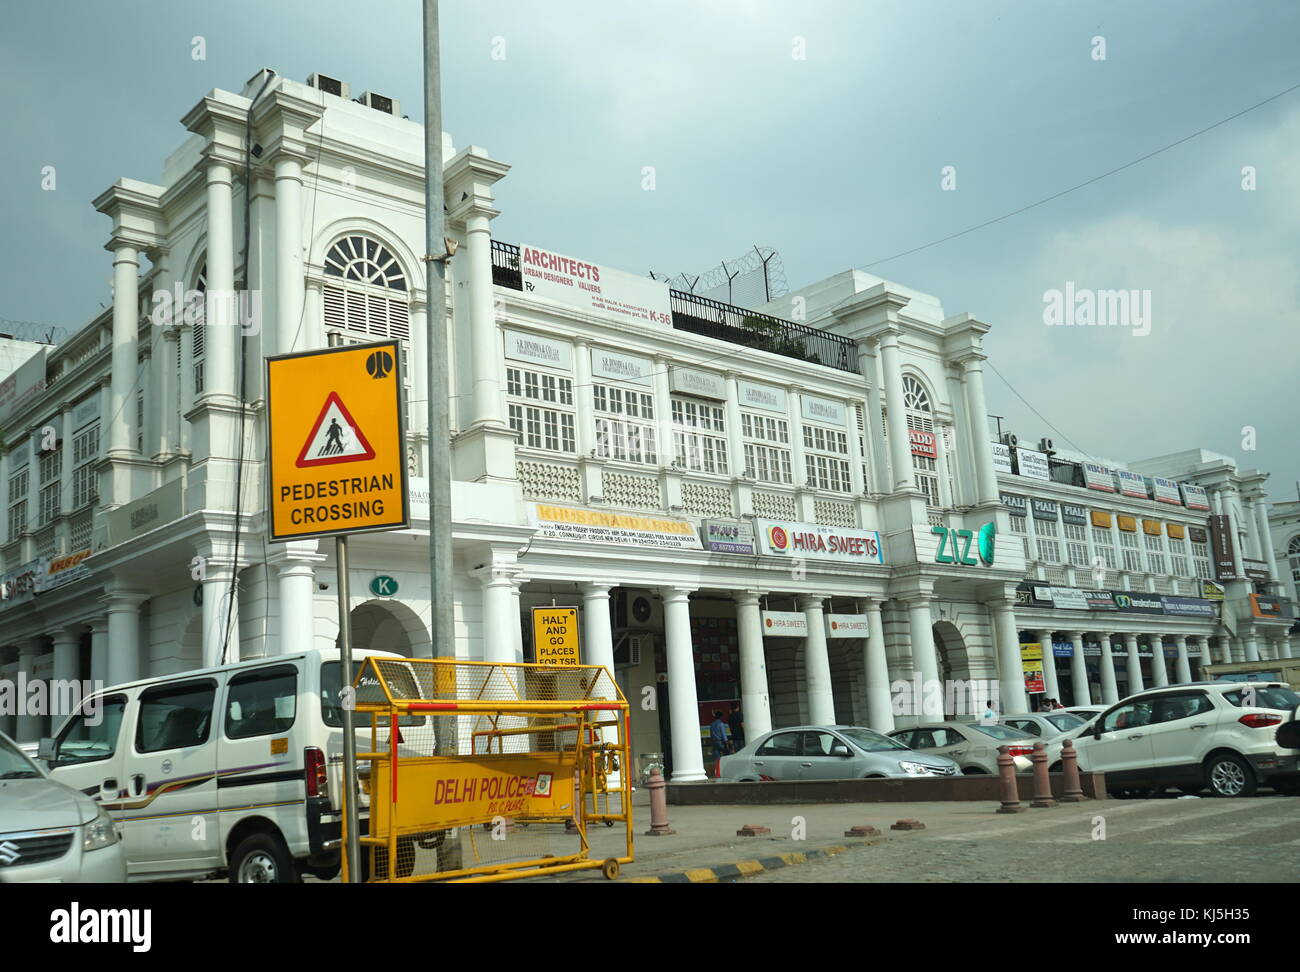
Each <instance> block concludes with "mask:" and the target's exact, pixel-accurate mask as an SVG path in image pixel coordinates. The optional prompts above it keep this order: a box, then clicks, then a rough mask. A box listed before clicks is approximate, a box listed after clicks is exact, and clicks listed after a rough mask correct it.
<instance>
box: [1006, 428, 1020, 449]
mask: <svg viewBox="0 0 1300 972" xmlns="http://www.w3.org/2000/svg"><path fill="white" fill-rule="evenodd" d="M1019 443H1020V439H1019V438H1018V437H1017V436H1016V434H1015V433H1014V432H1003V433H1002V444H1003V445H1005V446H1006V447H1007V448H1008V449H1014V448H1015V447H1016V446H1017V445H1018V444H1019Z"/></svg>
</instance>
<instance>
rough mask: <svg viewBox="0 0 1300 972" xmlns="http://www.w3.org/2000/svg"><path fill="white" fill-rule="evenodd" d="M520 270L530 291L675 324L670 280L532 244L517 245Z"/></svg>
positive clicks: (589, 308)
mask: <svg viewBox="0 0 1300 972" xmlns="http://www.w3.org/2000/svg"><path fill="white" fill-rule="evenodd" d="M519 273H520V275H521V276H522V278H523V286H524V293H526V294H530V295H532V296H535V297H545V298H546V299H547V300H554V301H556V302H558V303H563V304H568V305H569V306H571V307H577V308H579V309H580V310H584V311H589V312H591V313H595V314H602V315H605V316H608V317H616V318H619V319H620V320H624V321H640V322H643V323H646V324H662V325H665V326H668V327H671V326H672V323H673V309H672V302H671V300H670V299H669V295H668V285H667V284H666V283H661V282H660V281H658V280H650V279H648V278H646V277H639V276H637V275H636V274H632V273H625V272H624V271H622V270H611V269H610V268H609V267H602V266H597V265H596V264H594V263H584V262H583V261H582V260H574V259H573V258H572V257H566V256H563V255H562V254H559V253H552V252H551V251H550V250H543V249H542V248H541V247H537V246H529V245H528V244H521V245H520V247H519Z"/></svg>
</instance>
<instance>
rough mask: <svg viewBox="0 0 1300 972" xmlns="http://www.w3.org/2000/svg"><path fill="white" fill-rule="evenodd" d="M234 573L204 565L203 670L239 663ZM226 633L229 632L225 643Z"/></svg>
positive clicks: (229, 569)
mask: <svg viewBox="0 0 1300 972" xmlns="http://www.w3.org/2000/svg"><path fill="white" fill-rule="evenodd" d="M234 571H235V568H233V567H226V566H219V565H216V564H213V563H212V560H211V559H209V560H208V562H207V567H206V570H205V573H204V576H203V582H202V583H203V667H204V668H211V667H213V666H215V665H228V664H230V663H232V662H237V661H239V592H238V587H237V586H236V589H235V590H234V591H233V592H232V590H231V586H230V579H231V575H232V574H233V573H234ZM232 593H233V594H234V600H233V602H232V599H231V595H232ZM227 614H229V623H227ZM227 629H228V630H229V632H230V637H229V641H228V642H227V638H226V631H227ZM114 641H116V639H114Z"/></svg>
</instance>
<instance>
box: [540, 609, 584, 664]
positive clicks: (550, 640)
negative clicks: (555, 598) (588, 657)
mask: <svg viewBox="0 0 1300 972" xmlns="http://www.w3.org/2000/svg"><path fill="white" fill-rule="evenodd" d="M533 650H534V653H535V655H536V659H537V662H538V663H539V664H542V665H581V664H582V658H581V655H580V654H579V647H578V609H577V608H576V607H535V608H533Z"/></svg>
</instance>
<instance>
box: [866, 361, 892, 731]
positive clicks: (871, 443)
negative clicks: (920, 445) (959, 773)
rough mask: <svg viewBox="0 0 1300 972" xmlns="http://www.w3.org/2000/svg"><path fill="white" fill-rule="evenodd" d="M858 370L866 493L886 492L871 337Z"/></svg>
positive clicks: (884, 457)
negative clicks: (863, 396)
mask: <svg viewBox="0 0 1300 972" xmlns="http://www.w3.org/2000/svg"><path fill="white" fill-rule="evenodd" d="M858 371H859V372H860V373H861V374H862V377H863V379H865V381H866V383H867V401H866V406H865V409H864V411H863V413H862V425H863V429H862V437H863V439H864V440H865V441H864V442H863V445H864V446H865V447H866V451H867V456H868V459H869V461H868V463H867V480H866V483H865V484H864V488H865V489H866V490H867V492H868V493H883V492H886V488H887V486H888V479H889V476H888V473H887V472H886V470H885V463H886V461H887V457H886V455H885V448H884V441H883V440H882V439H881V431H880V430H881V421H880V372H879V369H878V367H877V365H876V355H875V352H874V351H873V350H872V348H871V342H870V341H859V342H858ZM890 719H891V721H892V719H893V707H892V706H891V707H890Z"/></svg>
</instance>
